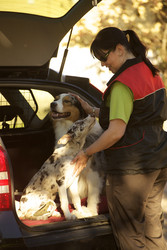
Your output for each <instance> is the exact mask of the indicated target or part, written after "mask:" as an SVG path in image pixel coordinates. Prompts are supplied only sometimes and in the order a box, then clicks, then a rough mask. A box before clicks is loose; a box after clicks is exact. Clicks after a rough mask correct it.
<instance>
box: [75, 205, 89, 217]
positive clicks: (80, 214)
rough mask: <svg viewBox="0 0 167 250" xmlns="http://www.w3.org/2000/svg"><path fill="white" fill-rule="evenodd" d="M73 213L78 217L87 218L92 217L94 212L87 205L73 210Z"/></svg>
mask: <svg viewBox="0 0 167 250" xmlns="http://www.w3.org/2000/svg"><path fill="white" fill-rule="evenodd" d="M72 213H73V214H75V216H76V217H77V218H78V219H81V218H87V217H91V216H92V214H91V213H90V211H89V209H88V208H87V207H84V206H82V208H81V209H80V210H79V211H78V210H73V212H72Z"/></svg>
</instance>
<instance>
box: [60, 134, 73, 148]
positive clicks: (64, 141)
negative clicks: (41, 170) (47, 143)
mask: <svg viewBox="0 0 167 250" xmlns="http://www.w3.org/2000/svg"><path fill="white" fill-rule="evenodd" d="M71 140H72V136H71V135H69V134H65V135H63V136H62V137H61V138H60V139H59V140H58V142H57V144H64V145H65V144H67V142H69V141H71Z"/></svg>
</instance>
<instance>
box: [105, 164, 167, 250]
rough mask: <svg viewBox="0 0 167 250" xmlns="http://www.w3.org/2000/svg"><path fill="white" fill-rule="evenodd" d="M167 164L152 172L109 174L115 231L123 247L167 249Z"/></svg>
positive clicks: (108, 195)
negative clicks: (165, 225) (166, 208)
mask: <svg viewBox="0 0 167 250" xmlns="http://www.w3.org/2000/svg"><path fill="white" fill-rule="evenodd" d="M166 181H167V168H165V169H162V170H156V171H154V172H152V173H149V174H137V175H122V176H120V175H108V176H107V179H106V194H107V200H108V207H109V213H110V219H111V226H112V229H113V234H114V237H115V240H116V243H117V246H118V249H121V250H137V249H149V250H167V246H166V242H165V240H164V237H163V231H162V223H161V215H162V208H161V201H162V195H163V191H164V187H165V184H166Z"/></svg>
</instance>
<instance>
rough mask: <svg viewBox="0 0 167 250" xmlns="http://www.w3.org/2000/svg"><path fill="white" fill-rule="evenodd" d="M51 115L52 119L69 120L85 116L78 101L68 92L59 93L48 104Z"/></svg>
mask: <svg viewBox="0 0 167 250" xmlns="http://www.w3.org/2000/svg"><path fill="white" fill-rule="evenodd" d="M50 109H51V117H52V119H53V120H55V121H56V120H63V119H65V120H70V121H72V122H75V121H77V120H79V119H83V118H85V117H86V113H85V111H84V110H83V108H82V106H81V104H80V102H79V101H78V100H77V98H75V97H74V96H72V95H70V94H65V93H64V94H60V95H58V96H56V97H55V100H54V101H53V102H52V103H51V104H50Z"/></svg>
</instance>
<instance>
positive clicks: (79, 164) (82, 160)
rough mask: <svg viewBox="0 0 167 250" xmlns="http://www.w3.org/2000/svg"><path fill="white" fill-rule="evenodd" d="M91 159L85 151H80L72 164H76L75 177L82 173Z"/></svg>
mask: <svg viewBox="0 0 167 250" xmlns="http://www.w3.org/2000/svg"><path fill="white" fill-rule="evenodd" d="M88 159H89V157H88V156H86V154H85V153H84V151H83V150H82V151H80V152H79V153H78V154H77V155H76V156H75V158H74V159H73V160H72V162H71V164H75V168H74V171H73V175H75V176H78V175H79V174H80V173H81V171H82V170H83V169H84V168H85V167H86V164H87V162H88Z"/></svg>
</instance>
